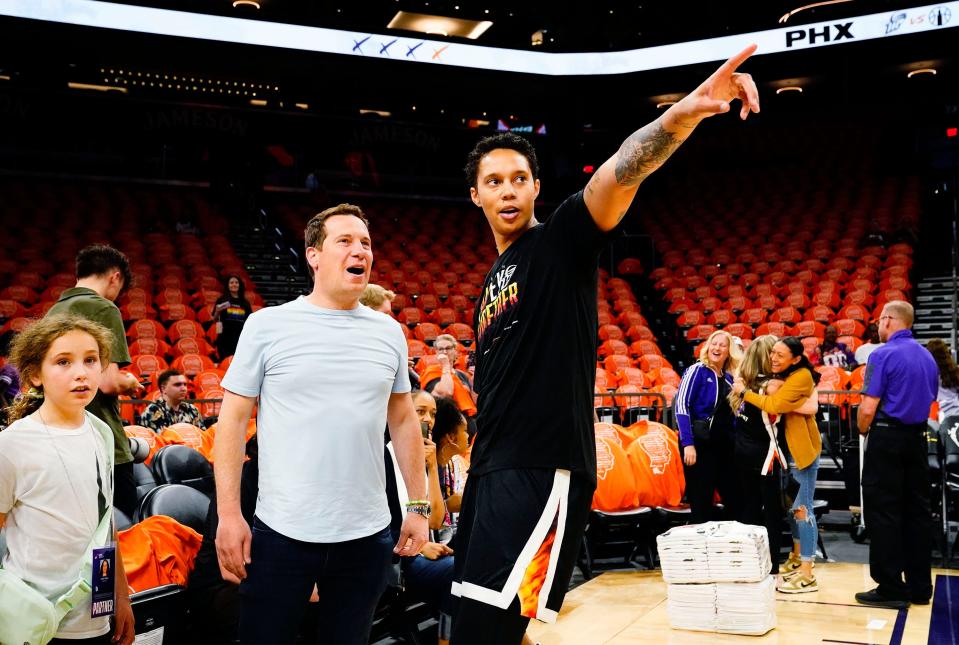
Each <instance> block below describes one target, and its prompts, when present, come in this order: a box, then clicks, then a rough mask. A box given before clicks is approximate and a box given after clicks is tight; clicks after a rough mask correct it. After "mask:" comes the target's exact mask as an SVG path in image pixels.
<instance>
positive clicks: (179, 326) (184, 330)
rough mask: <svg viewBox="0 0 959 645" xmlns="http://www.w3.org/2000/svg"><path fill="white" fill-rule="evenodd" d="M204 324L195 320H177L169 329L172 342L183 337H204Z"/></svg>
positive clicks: (168, 336) (168, 333) (168, 334)
mask: <svg viewBox="0 0 959 645" xmlns="http://www.w3.org/2000/svg"><path fill="white" fill-rule="evenodd" d="M204 335H205V334H204V331H203V326H202V325H200V323H198V322H196V321H195V320H177V321H176V322H174V323H173V324H172V325H170V329H169V330H168V331H167V338H169V340H170V342H172V343H176V342H177V341H178V340H180V339H181V338H203V337H204Z"/></svg>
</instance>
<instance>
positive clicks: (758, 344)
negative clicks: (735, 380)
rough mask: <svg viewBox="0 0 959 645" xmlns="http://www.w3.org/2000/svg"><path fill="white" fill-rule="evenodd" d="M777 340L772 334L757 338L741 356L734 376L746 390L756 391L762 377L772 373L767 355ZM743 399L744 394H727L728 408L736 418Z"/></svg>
mask: <svg viewBox="0 0 959 645" xmlns="http://www.w3.org/2000/svg"><path fill="white" fill-rule="evenodd" d="M778 340H779V339H778V338H777V337H776V336H773V335H772V334H766V335H765V336H757V337H756V338H755V339H753V342H752V343H750V344H749V347H747V348H746V353H745V354H743V358H742V361H740V363H739V369H738V370H736V375H737V376H739V378H741V379H742V380H743V383H745V385H746V389H747V390H752V391H754V392H755V391H758V390H759V383H760V381H761V380H763V379H762V377H764V376H765V377H768V376H769V374H770V373H771V372H772V365H771V364H770V362H769V355H770V353H771V352H772V349H773V345H775V344H776V342H777V341H778ZM744 398H745V392H743V394H736V393H735V392H730V393H729V407H730V408H732V410H733V413H735V414H736V415H737V416H738V415H739V406H741V405H742V403H743V399H744Z"/></svg>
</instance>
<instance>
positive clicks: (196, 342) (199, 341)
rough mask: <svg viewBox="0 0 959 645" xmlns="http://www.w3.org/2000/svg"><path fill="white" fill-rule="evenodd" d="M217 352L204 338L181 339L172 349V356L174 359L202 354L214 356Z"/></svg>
mask: <svg viewBox="0 0 959 645" xmlns="http://www.w3.org/2000/svg"><path fill="white" fill-rule="evenodd" d="M215 352H216V350H215V349H213V347H211V346H210V344H209V343H208V342H206V340H204V339H203V338H181V339H180V340H178V341H177V342H176V343H175V344H174V345H173V349H172V355H173V357H174V358H177V357H180V356H183V355H185V354H202V355H204V356H213V355H214V353H215Z"/></svg>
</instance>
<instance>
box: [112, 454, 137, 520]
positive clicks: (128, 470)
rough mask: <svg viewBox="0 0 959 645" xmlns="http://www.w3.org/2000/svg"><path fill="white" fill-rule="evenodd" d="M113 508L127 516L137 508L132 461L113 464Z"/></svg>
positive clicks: (135, 483) (131, 516) (130, 516)
mask: <svg viewBox="0 0 959 645" xmlns="http://www.w3.org/2000/svg"><path fill="white" fill-rule="evenodd" d="M113 508H118V509H120V510H121V511H123V513H124V514H125V515H126V516H127V517H129V518H131V519H132V518H133V514H134V513H135V512H136V509H137V482H136V479H135V478H134V477H133V462H132V461H131V462H128V463H125V464H115V465H114V466H113Z"/></svg>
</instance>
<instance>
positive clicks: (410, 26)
mask: <svg viewBox="0 0 959 645" xmlns="http://www.w3.org/2000/svg"><path fill="white" fill-rule="evenodd" d="M492 26H493V23H492V21H490V20H464V19H463V18H447V17H445V16H431V15H429V14H426V13H412V12H410V11H397V12H396V15H395V16H393V19H392V20H390V24H388V25H386V27H387V28H388V29H403V30H405V31H418V32H420V33H421V34H432V35H439V36H457V37H459V38H469V39H470V40H476V39H477V38H479V37H480V36H482V35H483V34H484V33H485V32H486V30H487V29H489V28H490V27H492Z"/></svg>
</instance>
